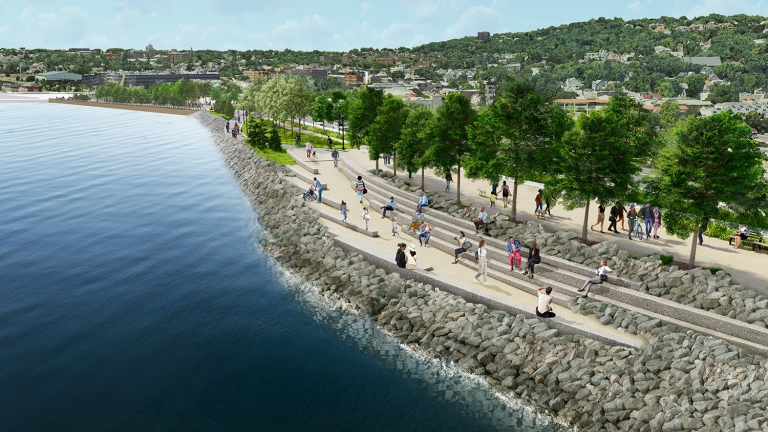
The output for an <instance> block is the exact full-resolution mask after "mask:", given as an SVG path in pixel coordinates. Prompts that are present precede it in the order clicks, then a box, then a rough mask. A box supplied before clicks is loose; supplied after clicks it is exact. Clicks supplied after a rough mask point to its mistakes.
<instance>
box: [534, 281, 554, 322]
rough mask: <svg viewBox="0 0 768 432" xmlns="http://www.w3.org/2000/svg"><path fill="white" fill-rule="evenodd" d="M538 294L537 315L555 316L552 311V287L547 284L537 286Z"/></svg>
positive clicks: (541, 316)
mask: <svg viewBox="0 0 768 432" xmlns="http://www.w3.org/2000/svg"><path fill="white" fill-rule="evenodd" d="M536 295H537V296H539V305H538V306H536V316H537V317H540V318H554V317H555V313H554V312H552V306H551V305H552V287H551V286H545V287H541V288H536Z"/></svg>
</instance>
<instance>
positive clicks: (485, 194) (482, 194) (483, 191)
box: [477, 189, 488, 197]
mask: <svg viewBox="0 0 768 432" xmlns="http://www.w3.org/2000/svg"><path fill="white" fill-rule="evenodd" d="M477 191H478V192H480V196H481V197H487V196H488V193H487V192H486V191H485V190H484V189H478V190H477Z"/></svg>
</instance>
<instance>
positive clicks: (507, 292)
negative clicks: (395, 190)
mask: <svg viewBox="0 0 768 432" xmlns="http://www.w3.org/2000/svg"><path fill="white" fill-rule="evenodd" d="M284 147H285V148H286V150H287V151H288V152H290V153H292V154H293V155H295V156H297V157H300V158H302V159H304V160H308V159H307V158H306V153H305V152H304V150H303V149H297V148H293V147H290V146H284ZM360 153H361V152H360V150H347V151H345V152H343V154H344V156H345V157H350V156H353V157H354V156H355V155H356V154H360ZM355 160H356V161H357V158H355ZM311 163H312V164H314V165H315V166H316V167H317V168H318V169H319V170H320V174H317V178H318V179H319V180H320V181H321V182H323V183H327V184H328V186H329V189H330V190H329V191H327V192H323V195H324V196H330V197H333V198H334V199H336V200H344V201H346V203H347V208H348V209H349V212H348V220H349V221H350V222H352V223H356V224H359V225H361V226H365V222H364V221H363V219H362V212H363V206H366V207H367V208H368V209H369V210H370V211H371V220H370V222H369V227H370V229H372V230H377V231H378V232H379V237H369V236H366V235H364V234H360V233H357V232H354V231H352V230H349V229H346V228H343V227H341V226H340V225H338V224H336V223H334V222H332V221H328V220H326V219H320V223H322V224H323V225H326V226H328V227H329V228H332V229H335V230H337V231H343V232H344V234H345V235H348V236H350V237H353V238H355V239H356V240H358V241H360V242H363V243H367V244H370V245H373V246H376V247H379V248H381V249H384V250H387V251H392V256H393V259H394V254H395V251H396V250H397V244H398V243H400V242H404V243H406V244H408V245H410V244H415V245H416V247H417V254H418V255H417V259H418V260H419V262H421V263H425V264H428V265H430V266H432V267H433V271H432V272H433V273H436V274H439V275H440V276H443V277H446V278H448V279H451V280H454V281H457V282H460V283H462V284H465V285H469V286H471V287H472V288H474V289H477V290H478V291H479V292H488V293H493V294H495V295H499V296H502V297H505V298H508V299H510V300H513V301H515V302H518V303H521V304H524V305H527V306H530V308H531V310H534V309H535V307H536V305H537V298H536V297H535V296H533V295H530V294H528V293H526V292H523V291H521V290H518V289H517V288H514V287H512V286H511V285H506V284H501V283H499V282H498V281H496V280H493V279H489V280H488V282H489V284H490V285H487V286H484V285H482V284H480V283H477V284H473V283H472V276H474V275H475V270H473V269H470V268H467V267H465V266H463V265H461V264H456V265H453V264H451V262H452V261H453V256H452V255H448V254H446V253H444V252H442V251H440V250H438V249H436V248H431V247H426V248H424V247H419V246H418V240H416V238H414V237H411V236H408V235H406V234H402V231H403V230H404V228H405V226H407V225H408V223H410V220H408V221H400V220H398V224H400V231H401V235H400V236H398V237H393V236H392V221H391V219H389V218H388V219H382V218H381V211H380V210H379V209H378V208H374V209H371V207H370V206H369V203H368V201H367V200H366V201H365V202H364V203H363V204H360V202H359V200H358V199H357V194H356V193H355V191H354V190H353V189H352V188H351V185H350V181H349V180H348V179H347V177H345V176H344V174H342V173H341V171H340V170H339V169H334V167H333V160H332V159H331V158H330V152H329V151H328V150H327V149H318V150H317V161H315V162H311ZM339 165H341V162H339ZM406 176H407V174H406ZM311 205H313V206H320V205H322V204H317V203H313V204H311ZM322 206H323V208H324V209H325V210H326V211H327V210H328V209H329V208H330V207H328V206H325V205H322ZM339 214H341V212H339ZM403 224H405V225H403ZM554 309H555V312H556V313H557V314H558V316H562V317H563V318H565V319H569V320H571V321H576V322H579V323H582V324H585V325H589V326H591V327H595V328H599V329H601V330H603V331H605V332H608V333H611V334H617V335H621V336H623V337H626V338H631V339H633V340H637V341H640V342H642V343H647V341H646V340H645V338H643V337H642V336H636V335H635V336H633V335H630V334H628V333H622V332H620V331H619V330H617V329H615V328H613V326H604V325H602V324H600V321H599V320H598V319H597V318H595V317H594V315H590V316H583V315H580V314H574V313H572V312H571V311H570V310H569V309H567V308H563V307H558V306H555V307H554Z"/></svg>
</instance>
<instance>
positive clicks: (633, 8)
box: [627, 0, 643, 13]
mask: <svg viewBox="0 0 768 432" xmlns="http://www.w3.org/2000/svg"><path fill="white" fill-rule="evenodd" d="M627 7H628V8H629V10H631V11H632V12H634V13H637V12H638V11H639V10H640V9H642V8H643V5H642V3H640V0H636V1H635V2H634V3H630V4H629V5H628V6H627Z"/></svg>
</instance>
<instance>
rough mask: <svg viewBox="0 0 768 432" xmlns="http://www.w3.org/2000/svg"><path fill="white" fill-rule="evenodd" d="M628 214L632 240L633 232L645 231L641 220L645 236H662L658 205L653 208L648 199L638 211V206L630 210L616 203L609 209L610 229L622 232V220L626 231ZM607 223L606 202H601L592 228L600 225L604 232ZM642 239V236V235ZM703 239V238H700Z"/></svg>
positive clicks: (631, 207) (632, 206)
mask: <svg viewBox="0 0 768 432" xmlns="http://www.w3.org/2000/svg"><path fill="white" fill-rule="evenodd" d="M625 214H626V220H627V222H628V225H629V230H628V231H629V234H628V236H629V239H630V240H632V234H634V233H637V232H639V233H640V234H642V232H643V225H640V223H641V222H644V223H645V226H644V228H645V236H646V237H647V238H649V239H650V238H654V239H660V238H661V237H660V236H659V234H658V230H659V228H661V211H660V210H659V208H658V207H653V208H651V204H650V203H649V202H648V201H646V202H645V205H644V206H643V207H641V208H640V210H639V211H638V209H637V207H636V206H635V205H634V204H632V205H630V206H629V210H627V209H626V207H624V204H622V203H620V202H619V203H616V204H615V205H614V206H613V207H611V209H610V211H609V216H608V221H609V222H610V224H609V225H608V231H612V232H614V233H616V234H621V233H620V232H619V230H618V224H619V222H621V230H622V231H624V230H625V228H624V220H625V217H624V215H625ZM604 224H605V204H604V203H602V202H600V203H599V205H598V207H597V222H595V224H594V225H592V227H591V228H592V230H593V231H595V227H596V226H598V225H600V232H601V233H604V232H605V231H603V226H604ZM641 239H642V237H641ZM700 240H701V238H700Z"/></svg>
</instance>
